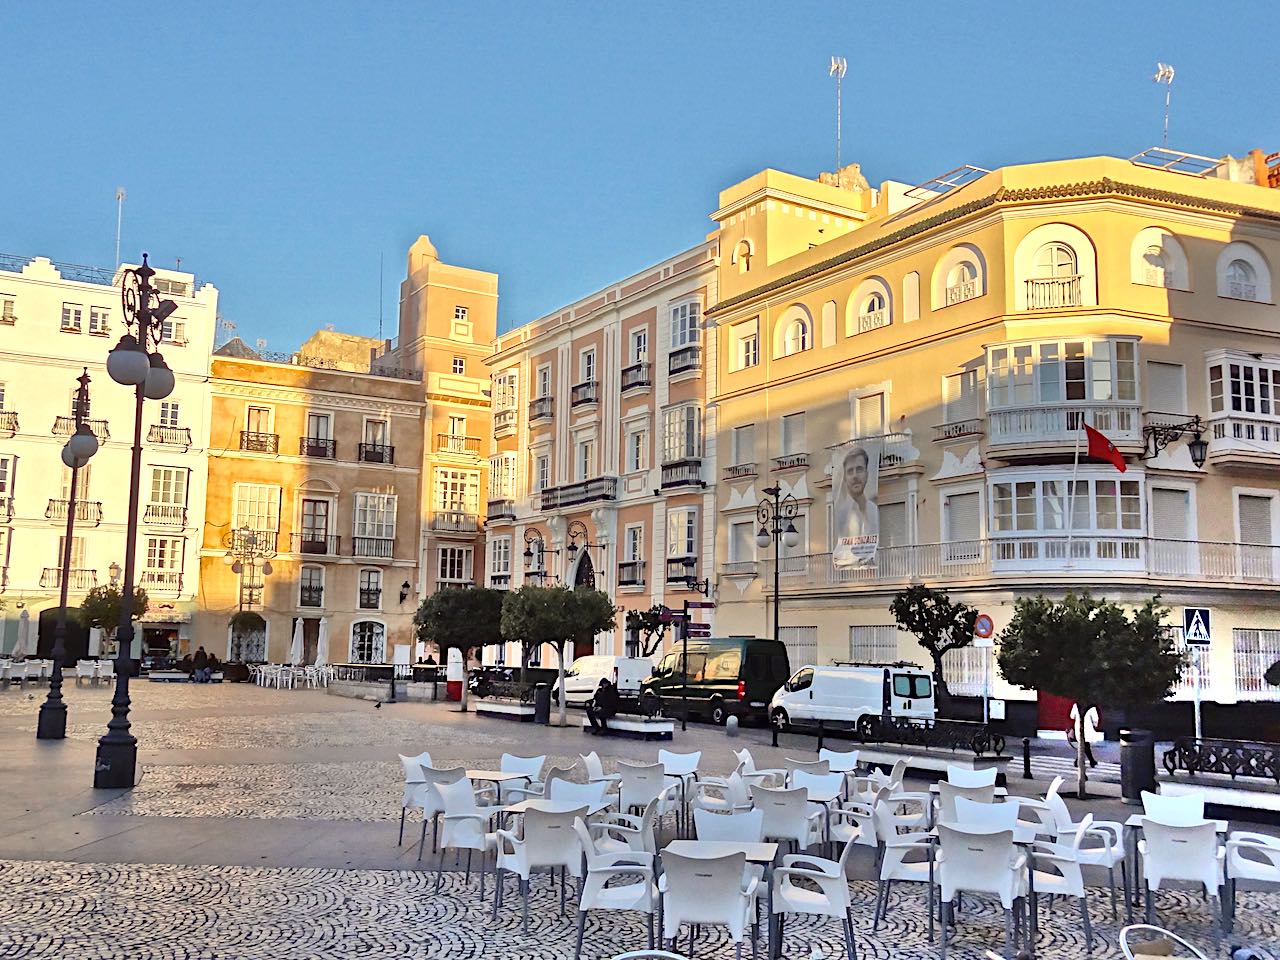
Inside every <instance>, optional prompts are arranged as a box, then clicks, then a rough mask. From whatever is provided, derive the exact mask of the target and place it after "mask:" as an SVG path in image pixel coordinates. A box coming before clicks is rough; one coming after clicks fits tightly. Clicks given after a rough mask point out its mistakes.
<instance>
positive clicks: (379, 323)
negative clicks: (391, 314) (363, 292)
mask: <svg viewBox="0 0 1280 960" xmlns="http://www.w3.org/2000/svg"><path fill="white" fill-rule="evenodd" d="M384 258H385V254H382V253H380V254H378V339H379V340H381V339H382V261H383V259H384Z"/></svg>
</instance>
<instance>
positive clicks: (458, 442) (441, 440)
mask: <svg viewBox="0 0 1280 960" xmlns="http://www.w3.org/2000/svg"><path fill="white" fill-rule="evenodd" d="M436 453H460V454H464V455H467V456H472V457H478V456H479V455H480V438H479V437H462V436H458V435H457V434H453V433H437V434H436Z"/></svg>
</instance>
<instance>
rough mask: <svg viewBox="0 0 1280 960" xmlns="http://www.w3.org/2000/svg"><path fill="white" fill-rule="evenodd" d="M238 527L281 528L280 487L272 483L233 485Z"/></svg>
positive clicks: (234, 525) (269, 529)
mask: <svg viewBox="0 0 1280 960" xmlns="http://www.w3.org/2000/svg"><path fill="white" fill-rule="evenodd" d="M232 497H233V502H234V511H235V512H234V514H233V515H232V518H231V525H232V526H233V527H235V528H236V529H240V528H241V527H248V528H249V529H250V530H266V531H271V532H275V531H278V530H279V529H280V488H279V487H278V486H276V485H275V484H270V483H237V484H235V485H234V486H233V487H232Z"/></svg>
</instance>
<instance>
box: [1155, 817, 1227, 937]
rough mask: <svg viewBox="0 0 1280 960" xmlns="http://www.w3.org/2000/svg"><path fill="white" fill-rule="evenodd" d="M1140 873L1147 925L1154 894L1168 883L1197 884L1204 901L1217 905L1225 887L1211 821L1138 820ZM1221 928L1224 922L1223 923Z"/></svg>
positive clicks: (1223, 851) (1221, 855) (1222, 853)
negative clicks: (1143, 890) (1200, 888)
mask: <svg viewBox="0 0 1280 960" xmlns="http://www.w3.org/2000/svg"><path fill="white" fill-rule="evenodd" d="M1138 853H1139V854H1141V856H1142V873H1143V876H1144V877H1145V879H1146V920H1147V923H1151V918H1152V913H1153V911H1154V902H1153V901H1154V900H1155V892H1156V891H1157V890H1159V889H1160V888H1161V887H1162V886H1164V885H1165V884H1166V883H1167V882H1168V881H1170V880H1182V881H1187V882H1191V883H1198V884H1200V885H1201V886H1203V887H1204V893H1205V896H1206V897H1209V898H1211V899H1213V900H1214V901H1215V903H1217V904H1218V905H1219V911H1218V912H1219V918H1220V919H1221V906H1220V905H1221V899H1220V894H1221V892H1222V887H1223V885H1224V884H1225V883H1226V873H1225V864H1226V856H1227V850H1226V847H1224V846H1222V845H1221V844H1219V843H1218V830H1217V826H1216V825H1215V824H1214V822H1213V821H1212V820H1201V821H1200V822H1199V823H1182V824H1169V823H1162V822H1160V821H1159V820H1153V819H1151V817H1150V816H1147V817H1143V818H1142V839H1141V840H1139V841H1138ZM1224 926H1225V922H1224Z"/></svg>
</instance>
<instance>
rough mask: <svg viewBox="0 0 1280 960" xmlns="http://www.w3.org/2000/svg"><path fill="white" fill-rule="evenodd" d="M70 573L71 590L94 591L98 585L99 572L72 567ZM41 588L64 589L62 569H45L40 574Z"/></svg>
mask: <svg viewBox="0 0 1280 960" xmlns="http://www.w3.org/2000/svg"><path fill="white" fill-rule="evenodd" d="M67 572H68V574H69V575H68V577H67V588H68V589H69V590H92V589H93V588H94V587H96V586H97V585H98V571H97V570H87V569H83V568H78V567H72V568H71V569H70V570H69V571H67ZM40 586H41V588H42V589H44V590H60V589H62V568H61V567H45V568H44V570H43V571H41V573H40Z"/></svg>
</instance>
